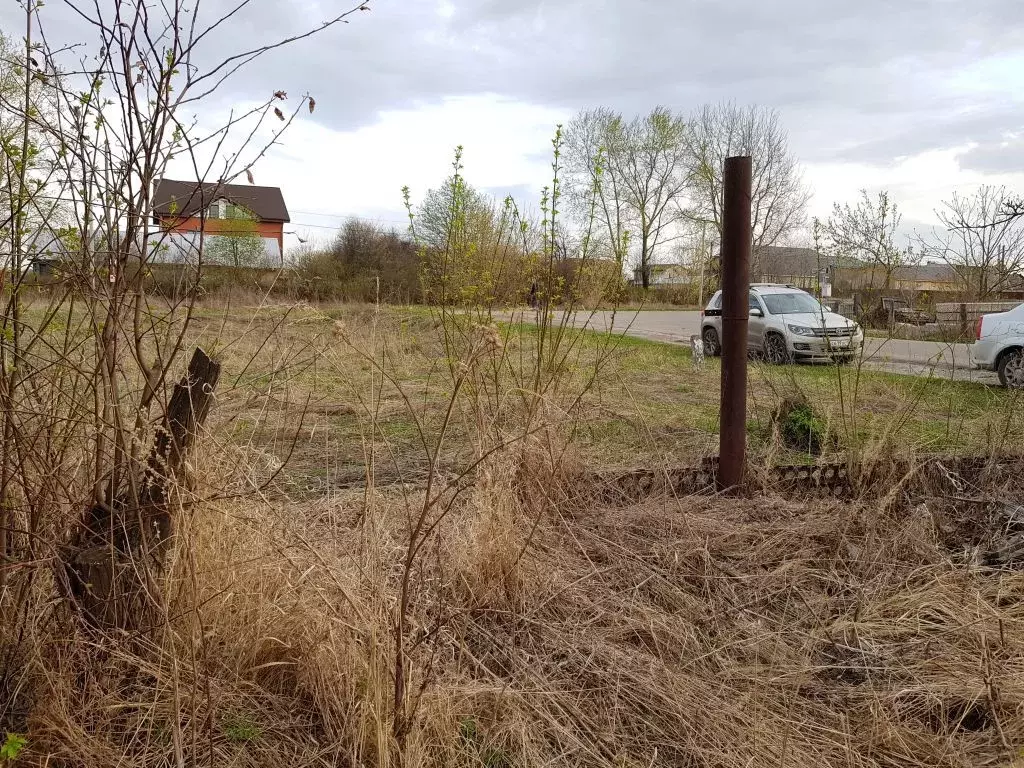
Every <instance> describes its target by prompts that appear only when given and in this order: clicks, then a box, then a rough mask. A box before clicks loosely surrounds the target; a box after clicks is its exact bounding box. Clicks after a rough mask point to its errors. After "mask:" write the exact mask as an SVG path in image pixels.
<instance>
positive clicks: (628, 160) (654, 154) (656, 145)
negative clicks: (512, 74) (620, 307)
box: [567, 107, 686, 288]
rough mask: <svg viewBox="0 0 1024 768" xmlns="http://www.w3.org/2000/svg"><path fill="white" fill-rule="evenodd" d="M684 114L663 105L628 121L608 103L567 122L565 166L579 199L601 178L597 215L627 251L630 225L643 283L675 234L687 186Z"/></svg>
mask: <svg viewBox="0 0 1024 768" xmlns="http://www.w3.org/2000/svg"><path fill="white" fill-rule="evenodd" d="M685 132H686V124H685V122H684V120H683V119H682V118H681V117H679V116H677V115H675V114H673V113H672V112H671V110H668V109H666V108H665V107H656V108H655V109H654V110H652V111H651V113H650V114H648V115H644V116H637V117H635V118H633V119H632V120H630V121H629V122H628V123H627V122H625V121H623V119H622V116H621V115H619V114H616V113H613V112H611V111H610V110H607V109H598V110H593V111H590V112H581V113H580V114H579V115H578V116H577V117H576V118H575V119H574V120H573V122H572V123H570V125H569V130H568V133H567V145H568V151H567V167H568V169H569V172H570V175H571V177H572V178H573V179H574V180H575V182H576V183H575V184H574V185H573V187H572V188H573V189H574V191H575V194H576V195H577V196H578V197H579V198H580V199H590V198H591V197H592V195H591V194H590V192H591V189H592V188H593V187H594V185H595V184H599V186H600V190H599V194H598V197H597V202H598V207H599V209H598V211H597V213H598V214H599V218H600V219H601V220H602V221H603V222H604V225H605V226H604V229H605V230H606V231H607V235H608V238H609V240H610V241H611V243H613V249H615V250H617V251H619V253H618V254H617V255H619V256H623V255H624V253H625V249H626V248H627V247H628V242H629V241H628V240H627V239H626V238H625V237H624V235H625V232H627V231H629V226H630V225H632V228H633V230H634V236H633V237H631V238H629V239H630V240H632V241H633V242H636V243H637V245H638V247H639V251H638V254H637V264H638V266H639V268H640V274H641V276H642V281H643V287H644V288H647V287H649V285H650V277H651V264H652V263H653V261H654V255H655V252H656V249H657V248H658V246H659V245H661V244H664V243H666V242H668V241H669V240H671V239H673V238H674V235H673V233H672V225H673V224H674V223H675V222H676V221H677V220H678V218H679V215H680V214H679V208H678V206H677V205H676V204H675V203H676V202H677V200H678V198H679V196H680V195H682V193H683V192H684V191H685V189H686V143H685V141H684V135H685Z"/></svg>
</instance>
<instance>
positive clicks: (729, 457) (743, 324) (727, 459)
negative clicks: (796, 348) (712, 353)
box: [718, 156, 752, 490]
mask: <svg viewBox="0 0 1024 768" xmlns="http://www.w3.org/2000/svg"><path fill="white" fill-rule="evenodd" d="M751 167H752V163H751V158H750V156H742V157H728V158H726V160H725V173H724V178H723V187H724V189H723V195H722V198H723V206H722V394H721V405H720V410H721V416H720V421H721V428H720V432H719V445H718V488H719V490H727V489H730V488H738V487H739V486H740V485H741V484H742V482H743V474H744V470H745V466H746V454H747V324H748V320H749V316H750V307H749V303H748V302H749V300H748V295H749V293H750V250H751V226H750V189H751V176H752V171H751Z"/></svg>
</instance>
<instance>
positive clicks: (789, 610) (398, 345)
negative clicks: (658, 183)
mask: <svg viewBox="0 0 1024 768" xmlns="http://www.w3.org/2000/svg"><path fill="white" fill-rule="evenodd" d="M273 312H274V313H276V314H271V321H270V322H269V323H267V322H263V321H260V322H257V323H250V322H249V321H248V320H246V319H245V318H242V317H232V318H229V319H225V318H224V317H223V315H217V314H215V313H213V312H212V311H211V314H210V315H208V316H204V317H201V318H200V321H201V325H200V329H201V334H202V338H204V339H211V338H219V339H220V340H221V342H220V351H221V355H222V358H223V359H224V362H225V370H226V371H227V372H228V373H227V375H226V377H225V379H224V381H225V386H224V388H223V390H222V391H221V392H220V393H219V396H220V403H219V405H218V409H217V411H216V412H215V414H214V416H213V418H212V419H211V422H210V430H211V433H210V435H209V436H208V439H207V440H206V441H205V443H204V444H203V446H202V447H201V450H200V451H199V453H198V454H197V455H196V456H195V457H194V459H193V472H194V476H195V485H194V487H193V488H191V489H189V490H187V491H186V490H184V489H183V490H182V493H183V505H182V508H181V515H182V517H181V520H182V523H181V533H180V537H179V540H178V545H177V553H178V555H177V559H176V561H175V563H174V567H173V575H172V578H171V581H170V589H169V593H168V596H167V600H166V613H165V622H164V624H162V625H161V626H160V627H157V628H155V629H154V631H153V632H151V633H148V634H146V635H145V636H143V635H132V636H125V635H111V634H106V635H97V634H95V633H93V634H89V633H85V632H83V630H82V629H81V628H80V627H79V626H78V625H77V624H76V622H75V621H74V618H73V617H72V616H71V615H69V614H68V613H67V612H66V611H65V610H64V609H63V608H62V607H61V606H60V605H59V604H55V603H53V602H52V601H51V600H50V599H49V597H48V595H50V594H52V590H51V588H50V585H49V584H47V583H46V582H45V580H41V581H39V582H38V583H36V584H35V586H34V589H37V590H38V593H39V599H38V600H36V601H35V602H34V603H33V605H35V606H36V607H37V608H38V615H37V616H35V617H31V619H30V620H29V621H27V622H26V623H25V625H24V627H25V633H26V634H25V636H24V637H22V638H20V639H19V643H20V645H19V647H20V648H23V649H27V650H26V652H25V653H22V654H20V655H19V656H17V658H16V662H15V663H16V664H17V672H16V674H14V675H13V676H12V677H11V679H12V680H13V682H12V683H11V689H12V690H10V691H5V692H4V693H5V699H4V700H5V701H10V702H12V704H11V706H9V707H8V708H7V709H6V710H5V711H4V712H2V713H0V716H2V724H3V727H6V728H10V729H11V730H13V731H17V732H22V733H25V734H27V735H28V749H27V752H26V753H24V754H23V755H22V757H20V758H19V760H18V762H17V763H16V764H17V765H20V764H23V763H24V764H38V765H49V766H83V768H84V766H90V767H91V766H99V767H100V768H104V767H106V766H110V767H111V768H112V767H113V766H154V767H155V766H165V765H167V766H186V765H201V766H207V765H210V766H219V765H232V766H277V765H289V766H328V765H342V766H347V765H351V766H364V765H365V766H402V767H403V768H434V767H439V766H465V768H469V767H470V766H487V768H499V767H504V766H508V767H511V766H539V765H566V766H609V765H613V766H636V767H637V768H639V767H640V766H644V767H647V766H655V765H658V766H660V765H667V766H709V767H710V766H721V767H722V768H725V767H726V766H729V767H730V768H731V767H732V766H738V765H739V766H808V767H810V766H969V765H970V766H974V765H1010V764H1011V763H1012V761H1013V760H1015V759H1017V756H1018V753H1019V751H1020V750H1021V749H1022V748H1024V740H1022V739H1021V736H1020V734H1022V733H1024V607H1022V606H1024V600H1022V598H1024V594H1022V593H1024V572H1022V571H1019V570H1015V569H1013V568H1004V569H996V568H990V567H986V566H984V565H983V564H982V563H983V558H982V557H981V555H980V554H979V553H982V552H985V551H988V550H991V549H993V548H995V547H997V545H998V544H999V542H1001V541H1004V540H1005V539H1006V537H1007V535H1008V531H1009V532H1010V533H1011V534H1013V535H1017V533H1014V531H1017V529H1018V528H1019V527H1024V522H1021V518H1022V517H1024V512H1019V511H1018V512H1014V510H1013V509H1012V508H1011V507H1012V506H1013V505H1017V504H1020V503H1021V499H1022V496H1024V485H1022V483H1021V479H1020V478H1021V473H1020V471H1019V470H1020V466H1019V464H1018V465H1014V467H1015V469H1013V470H1012V471H1011V470H998V469H995V470H993V471H992V472H990V473H989V474H988V475H986V476H984V477H983V478H981V477H979V478H966V479H964V480H963V482H960V483H959V484H957V482H954V480H956V478H954V480H950V479H949V478H943V477H938V478H935V477H932V476H928V480H927V482H924V481H921V480H913V479H912V480H908V481H905V482H903V483H902V484H900V485H899V487H896V484H895V483H893V484H890V485H887V486H886V488H879V489H868V490H867V491H866V492H865V496H864V497H863V498H862V499H861V500H857V501H835V500H828V501H823V500H811V501H803V502H797V501H787V500H786V499H784V498H781V497H780V496H778V495H777V494H775V493H773V492H772V490H771V489H762V490H759V491H758V492H757V494H756V495H755V496H754V497H752V498H747V499H724V498H714V497H704V496H691V497H685V498H675V497H672V496H669V495H659V496H656V497H652V498H648V499H645V500H643V501H641V502H640V503H635V502H632V503H628V504H622V505H616V504H595V503H592V502H587V501H584V499H589V498H593V497H594V494H592V493H591V492H590V491H592V490H593V489H592V488H591V487H590V484H592V482H593V477H594V476H593V474H592V473H585V472H583V470H584V469H585V468H588V469H589V468H590V466H591V465H590V462H589V461H587V460H586V459H588V454H586V453H583V452H581V451H580V450H579V448H578V447H577V446H576V444H574V443H573V442H572V440H571V438H572V436H573V434H574V431H573V429H572V428H571V427H572V426H573V425H574V424H575V423H576V421H577V420H579V419H586V418H587V414H586V413H584V414H580V413H579V411H578V410H577V411H575V412H574V411H572V410H566V409H562V408H559V407H558V405H559V402H561V401H559V402H551V403H549V404H548V405H547V406H546V407H545V408H544V409H542V410H543V416H544V419H542V422H543V423H542V424H541V425H540V427H538V429H536V430H535V431H531V432H530V433H529V434H528V435H526V436H525V437H522V439H517V440H515V441H513V442H511V443H510V444H509V445H508V446H507V447H505V448H503V449H502V450H500V451H497V452H495V453H494V454H492V455H490V456H488V458H487V459H486V460H484V461H482V462H481V463H480V464H479V466H478V467H476V468H475V469H474V470H473V471H472V472H471V473H470V474H469V475H468V477H467V481H471V482H466V483H462V484H460V483H459V482H458V480H457V476H456V475H453V474H452V472H453V469H452V468H457V467H459V466H466V465H467V463H469V462H472V461H473V460H474V457H479V456H480V454H481V453H482V452H483V451H485V450H487V448H488V447H493V446H494V444H495V440H498V439H500V438H501V437H502V436H508V435H510V434H512V433H514V429H515V427H516V422H515V418H516V413H517V411H516V409H515V408H512V407H511V406H509V405H508V402H507V401H506V400H505V399H504V398H496V399H494V400H492V399H491V398H490V395H493V394H494V393H493V392H490V393H489V392H488V390H487V387H486V381H484V380H483V379H480V380H474V384H473V386H472V387H469V388H468V389H467V392H468V394H467V396H466V400H464V401H460V402H461V403H462V405H460V409H459V410H458V412H457V419H456V420H455V422H454V426H453V432H452V440H451V446H452V447H451V451H450V453H448V454H446V461H447V463H446V464H445V466H444V467H442V471H441V478H442V479H443V481H444V483H448V482H449V481H451V482H452V485H451V486H450V487H448V488H447V490H445V491H444V496H443V499H444V503H446V504H447V502H449V501H450V502H451V505H450V512H448V513H447V515H446V516H443V517H441V516H438V517H437V519H438V523H437V528H436V534H435V535H433V536H431V537H430V538H429V539H428V540H427V541H426V543H425V545H424V547H423V549H422V551H421V555H420V556H419V557H418V558H417V559H416V560H415V563H414V567H413V569H412V571H411V574H410V580H409V583H410V588H409V592H410V601H409V604H410V610H409V614H408V624H409V631H408V637H407V638H405V641H406V642H405V648H406V649H407V653H408V671H409V676H410V680H409V683H410V685H409V688H410V692H411V693H410V697H411V700H412V703H413V705H414V706H412V707H411V709H410V711H412V713H413V715H412V717H411V718H410V720H409V728H408V732H407V733H405V734H403V736H402V739H401V740H398V739H396V736H395V730H394V719H393V718H394V701H393V689H394V679H393V675H394V670H395V631H396V630H395V627H396V621H397V612H398V608H397V606H398V603H399V600H400V594H401V585H402V579H403V571H402V566H401V563H402V560H403V557H404V554H405V552H406V548H407V545H408V536H409V530H410V525H411V521H412V520H413V519H414V518H415V514H416V511H417V510H418V509H421V508H422V501H423V494H424V490H423V483H422V479H423V473H424V472H425V471H428V466H427V465H428V464H429V462H426V461H425V460H424V459H423V458H422V457H420V458H419V459H415V458H414V457H416V453H415V442H416V437H415V435H414V434H413V435H410V434H408V430H409V422H408V415H409V414H408V412H407V408H409V407H412V408H413V410H414V412H415V414H416V416H417V418H419V419H421V420H422V423H423V424H424V425H426V428H427V430H428V431H430V430H435V429H436V428H437V424H438V416H437V414H438V408H439V406H440V405H441V404H443V403H444V397H443V392H444V390H445V384H444V378H443V376H442V375H441V374H440V373H439V372H437V370H436V369H429V368H427V369H425V368H424V367H423V365H422V364H421V362H420V361H422V360H423V359H424V358H428V357H429V356H430V355H431V354H433V355H434V357H435V359H436V348H434V347H432V346H430V345H429V344H428V343H427V339H428V338H429V333H430V332H431V331H432V330H434V326H433V323H432V321H431V320H430V319H429V318H426V317H422V316H412V317H408V318H404V319H402V318H398V319H396V318H395V317H394V316H390V317H381V316H380V315H378V314H377V313H376V312H375V311H374V310H373V309H372V308H366V309H360V310H358V311H355V312H346V313H345V316H344V324H345V328H344V329H341V330H339V329H337V328H336V326H335V321H336V320H337V319H338V318H337V317H336V316H333V315H327V316H325V315H324V314H322V313H321V312H320V310H317V309H313V308H297V309H292V310H288V311H287V316H286V317H285V322H281V318H282V315H283V314H284V313H285V311H284V310H281V309H274V310H273ZM353 328H356V329H359V331H358V339H357V343H358V344H361V345H363V344H364V345H365V346H364V347H361V348H358V349H357V348H355V347H353V346H352V345H351V344H346V343H345V342H344V340H343V339H339V334H340V333H343V334H345V335H347V336H348V338H349V340H350V341H351V340H352V336H353V332H352V330H351V329H353ZM217 329H220V330H219V331H218V330H217ZM383 339H386V340H387V344H386V345H385V344H384V343H383V342H382V340H383ZM299 340H304V343H299ZM367 350H368V351H370V352H371V353H373V354H371V355H370V358H369V359H370V360H373V359H378V358H377V355H380V358H379V359H381V360H383V361H384V362H385V364H386V366H387V370H389V371H391V372H392V373H393V375H395V376H396V378H398V379H399V380H400V381H402V382H404V383H405V385H407V392H406V395H407V397H408V401H406V400H403V399H402V398H401V397H399V396H398V395H396V393H395V391H394V390H393V389H389V388H388V387H387V386H385V385H384V383H382V381H381V379H380V378H379V376H377V375H376V374H375V373H374V371H375V368H374V366H373V365H372V364H370V363H369V362H368V361H367V357H366V355H365V354H363V353H364V352H366V351H367ZM250 360H252V361H255V362H254V363H253V365H252V366H250V370H249V371H244V372H243V368H244V367H245V365H246V363H247V362H248V361H250ZM612 370H613V372H614V371H617V370H619V369H615V368H613V369H612ZM571 380H572V379H571V378H567V380H566V381H567V382H569V381H571ZM567 388H568V390H569V391H570V392H571V387H570V386H569V385H568V384H567ZM603 391H604V392H607V391H608V390H607V389H605V390H603ZM494 403H497V405H496V406H495V405H494ZM410 404H411V405H410ZM396 424H402V425H404V426H405V428H406V431H402V430H399V429H397V427H396V426H395V425H396ZM343 430H344V431H343ZM284 458H289V459H290V460H291V461H292V464H291V465H288V466H286V467H285V469H284V471H279V470H281V461H282V460H283V459H284ZM324 464H329V465H330V466H331V467H335V468H337V467H346V468H347V469H346V471H348V472H349V473H350V474H349V476H348V477H349V480H348V482H347V483H346V484H347V485H350V486H352V487H347V488H346V487H343V486H342V484H341V483H338V482H337V477H338V474H331V473H330V472H325V475H324V477H323V480H324V486H323V487H322V488H321V490H320V491H319V492H312V491H311V486H310V484H309V483H308V482H307V480H308V479H309V478H310V477H312V476H313V475H314V472H315V471H316V470H317V468H318V466H320V467H322V466H323V465H324ZM367 468H372V469H369V470H368V469H367ZM360 470H361V471H360ZM335 471H336V470H335ZM275 473H276V474H275ZM581 478H587V479H586V480H582V479H581ZM367 479H369V480H370V482H366V481H367ZM584 482H585V483H587V486H583V485H582V484H583V483H584ZM1013 515H1016V518H1014V517H1013ZM0 641H2V642H3V643H8V644H9V643H10V642H11V641H12V638H11V637H10V636H9V635H5V634H3V630H2V629H0ZM5 768H6V766H5Z"/></svg>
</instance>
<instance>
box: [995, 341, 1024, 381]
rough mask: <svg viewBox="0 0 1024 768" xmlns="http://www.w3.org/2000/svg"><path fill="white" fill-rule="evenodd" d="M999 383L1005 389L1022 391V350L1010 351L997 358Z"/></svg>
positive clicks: (1023, 374)
mask: <svg viewBox="0 0 1024 768" xmlns="http://www.w3.org/2000/svg"><path fill="white" fill-rule="evenodd" d="M998 371H999V381H1000V383H1002V385H1003V386H1004V387H1006V388H1007V389H1024V350H1021V349H1011V350H1010V351H1009V352H1005V353H1004V354H1003V356H1002V357H1001V358H999V368H998Z"/></svg>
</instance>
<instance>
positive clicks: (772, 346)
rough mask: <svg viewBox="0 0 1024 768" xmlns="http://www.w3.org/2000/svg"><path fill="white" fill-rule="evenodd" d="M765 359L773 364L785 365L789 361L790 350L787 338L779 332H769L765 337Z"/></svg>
mask: <svg viewBox="0 0 1024 768" xmlns="http://www.w3.org/2000/svg"><path fill="white" fill-rule="evenodd" d="M764 359H765V361H766V362H768V363H771V364H772V365H783V364H784V363H788V362H789V350H788V349H787V348H786V340H785V339H784V338H783V337H782V336H780V335H779V334H777V333H769V334H767V335H766V336H765V337H764Z"/></svg>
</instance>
